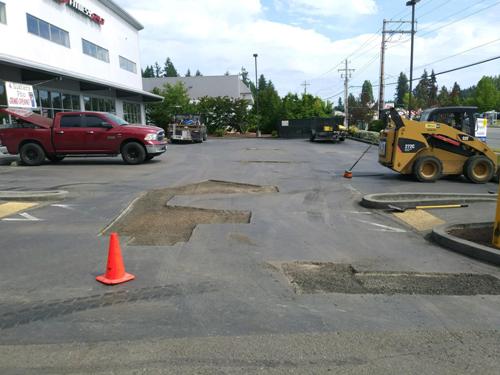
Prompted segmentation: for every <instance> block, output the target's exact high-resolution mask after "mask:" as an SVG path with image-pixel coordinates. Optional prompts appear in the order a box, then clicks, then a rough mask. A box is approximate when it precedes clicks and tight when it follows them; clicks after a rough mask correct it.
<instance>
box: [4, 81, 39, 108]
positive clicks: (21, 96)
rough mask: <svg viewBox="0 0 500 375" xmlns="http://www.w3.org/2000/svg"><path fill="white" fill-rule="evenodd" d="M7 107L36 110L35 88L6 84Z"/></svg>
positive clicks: (13, 83)
mask: <svg viewBox="0 0 500 375" xmlns="http://www.w3.org/2000/svg"><path fill="white" fill-rule="evenodd" d="M5 91H6V93H7V106H8V107H16V108H36V107H37V104H36V99H35V93H34V91H33V86H31V85H25V84H23V83H16V82H8V81H6V82H5Z"/></svg>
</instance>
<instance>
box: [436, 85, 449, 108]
mask: <svg viewBox="0 0 500 375" xmlns="http://www.w3.org/2000/svg"><path fill="white" fill-rule="evenodd" d="M437 102H438V105H439V106H441V107H444V106H447V105H450V93H449V91H448V89H447V88H446V86H443V87H441V90H440V91H439V94H438V96H437Z"/></svg>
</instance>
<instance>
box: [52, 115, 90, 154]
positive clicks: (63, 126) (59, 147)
mask: <svg viewBox="0 0 500 375" xmlns="http://www.w3.org/2000/svg"><path fill="white" fill-rule="evenodd" d="M59 120H60V122H59V127H56V128H54V130H53V132H54V136H53V139H54V147H55V149H56V151H57V152H59V153H81V152H85V128H84V127H83V126H82V125H83V124H82V115H80V114H68V115H61V117H60V119H59Z"/></svg>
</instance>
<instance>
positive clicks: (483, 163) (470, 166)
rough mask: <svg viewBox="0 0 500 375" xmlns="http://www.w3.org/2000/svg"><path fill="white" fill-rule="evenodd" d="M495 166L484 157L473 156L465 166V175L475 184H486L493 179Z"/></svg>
mask: <svg viewBox="0 0 500 375" xmlns="http://www.w3.org/2000/svg"><path fill="white" fill-rule="evenodd" d="M494 174H495V165H494V164H493V162H492V161H491V160H490V159H488V158H487V157H486V156H484V155H474V156H471V157H470V158H469V159H468V160H467V161H466V162H465V164H464V175H465V177H467V179H469V180H470V181H472V182H474V183H475V184H485V183H487V182H489V181H491V179H492V178H493V175H494Z"/></svg>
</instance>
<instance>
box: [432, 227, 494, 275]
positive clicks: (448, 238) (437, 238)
mask: <svg viewBox="0 0 500 375" xmlns="http://www.w3.org/2000/svg"><path fill="white" fill-rule="evenodd" d="M492 225H493V224H492V223H471V224H451V225H441V226H439V227H436V228H434V229H433V230H432V233H431V240H432V241H434V242H436V243H437V244H439V245H441V246H443V247H445V248H447V249H449V250H452V251H455V252H457V253H461V254H465V255H467V256H469V257H471V258H475V259H479V260H481V261H484V262H488V263H492V264H495V265H497V266H498V265H500V250H495V249H494V248H490V247H488V246H484V245H480V244H477V243H475V242H471V241H467V240H464V239H462V238H458V237H455V236H453V235H451V234H449V233H448V231H450V230H452V229H464V228H472V229H476V228H484V227H492Z"/></svg>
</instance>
